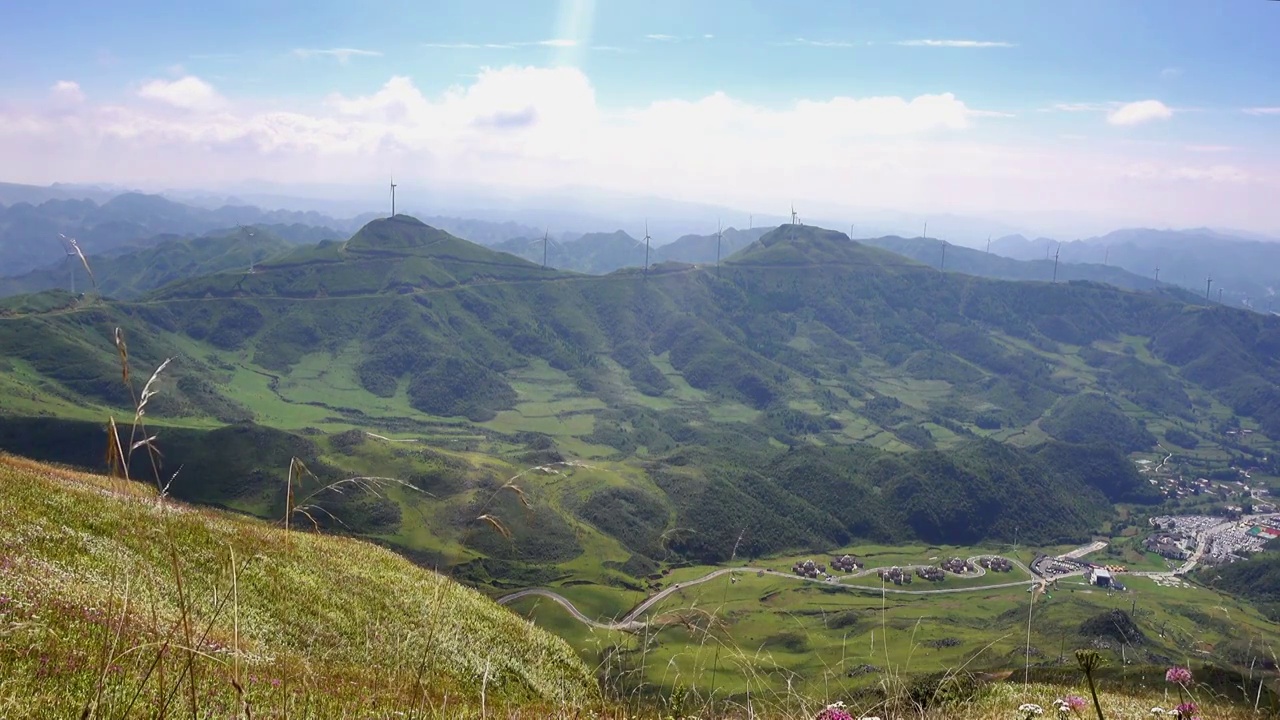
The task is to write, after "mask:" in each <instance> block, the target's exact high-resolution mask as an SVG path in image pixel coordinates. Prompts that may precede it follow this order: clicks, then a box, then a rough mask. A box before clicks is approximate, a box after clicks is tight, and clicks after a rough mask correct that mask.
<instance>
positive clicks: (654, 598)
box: [497, 555, 1035, 632]
mask: <svg viewBox="0 0 1280 720" xmlns="http://www.w3.org/2000/svg"><path fill="white" fill-rule="evenodd" d="M984 557H993V556H990V555H975V556H973V557H971V558H969V561H970V562H971V563H973V565H974V566H975V567H976V568H977V572H976V573H974V574H966V575H955V574H954V573H947V574H948V575H949V576H953V577H965V578H979V577H982V576H983V575H985V574H986V568H983V567H982V566H981V565H979V564H978V562H977V561H978V559H979V558H984ZM1007 559H1008V560H1009V562H1011V563H1013V565H1014V567H1017V568H1018V569H1020V570H1022V571H1023V572H1025V573H1027V574H1028V575H1031V576H1032V577H1035V574H1034V573H1032V572H1031V569H1030V568H1028V567H1027V566H1026V565H1023V564H1022V563H1021V562H1019V561H1017V560H1014V559H1013V558H1007ZM897 567H900V568H902V569H903V570H904V571H908V572H909V571H912V570H914V569H915V568H917V567H922V566H920V565H899V566H897ZM887 569H889V566H885V567H876V568H864V569H862V570H859V571H857V572H855V573H850V574H848V575H845V576H843V577H841V578H840V579H838V580H837V581H836V582H834V583H833V582H831V581H829V580H826V579H823V578H809V577H801V576H799V575H795V574H793V573H786V572H780V571H778V570H770V569H768V568H758V567H735V568H720V569H719V570H713V571H711V572H709V573H707V574H706V575H703V576H702V577H699V578H696V579H694V580H685V581H683V582H678V583H674V584H673V585H672V586H671V587H669V588H666V589H664V590H660V591H658V592H657V593H654V594H653V595H651V596H650V597H649V598H647V599H646V600H645V601H644V602H642V603H640V604H639V605H637V606H635V607H634V608H633V609H632V610H631V612H629V613H627V614H626V615H623V616H622V618H620V619H619V620H617V621H614V622H600V621H598V620H593V619H592V618H589V617H587V616H586V615H583V614H582V611H580V610H578V608H577V607H575V606H574V604H573V602H572V601H570V600H569V599H568V598H566V597H564V596H563V595H560V594H559V593H557V592H555V591H554V590H550V589H547V588H528V589H525V590H520V591H518V592H513V593H511V594H510V595H504V596H502V597H500V598H498V601H497V602H498V604H499V605H507V604H510V603H512V602H515V601H516V600H519V599H520V598H525V597H531V596H538V597H545V598H547V599H548V600H551V601H552V602H554V603H556V604H558V605H560V606H561V607H563V608H564V609H565V610H567V611H569V614H570V615H572V616H573V617H574V618H575V619H577V620H578V621H579V622H581V623H583V624H584V625H587V626H589V627H592V628H595V629H597V630H621V631H624V632H637V631H639V630H643V629H644V628H645V627H646V626H647V625H649V624H650V623H652V622H653V621H649V622H644V621H641V620H639V617H640V616H641V615H644V614H645V613H646V612H648V611H649V609H650V608H652V607H653V606H654V605H657V604H658V603H660V602H662V601H663V600H665V599H667V598H668V597H670V596H671V594H672V593H675V592H678V591H680V590H684V589H685V588H690V587H693V586H694V585H701V584H702V583H705V582H710V581H712V580H715V579H716V578H718V577H721V576H723V575H728V574H732V573H756V574H760V575H770V576H773V577H782V578H790V579H792V580H799V581H803V582H812V583H822V584H826V585H839V586H841V587H847V588H851V589H854V590H863V591H866V592H868V593H894V594H898V595H945V594H952V593H964V592H979V591H982V590H998V589H1001V588H1011V587H1025V586H1029V585H1032V584H1033V583H1034V582H1035V580H1016V581H1013V582H1006V583H996V584H994V585H979V586H976V587H960V588H937V589H935V590H903V589H902V588H899V587H896V586H895V587H868V586H866V585H850V584H845V581H846V580H853V579H856V578H860V577H866V576H867V575H872V574H875V573H878V572H879V571H881V570H887Z"/></svg>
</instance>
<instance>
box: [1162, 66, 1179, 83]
mask: <svg viewBox="0 0 1280 720" xmlns="http://www.w3.org/2000/svg"><path fill="white" fill-rule="evenodd" d="M1180 75H1182V68H1179V67H1167V68H1165V69H1163V70H1161V71H1160V77H1162V78H1165V79H1166V80H1169V79H1172V78H1176V77H1178V76H1180Z"/></svg>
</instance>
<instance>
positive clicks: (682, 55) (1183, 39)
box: [0, 0, 1280, 231]
mask: <svg viewBox="0 0 1280 720" xmlns="http://www.w3.org/2000/svg"><path fill="white" fill-rule="evenodd" d="M361 5H363V4H356V3H352V2H334V1H332V0H323V1H321V2H305V3H304V2H291V1H290V2H285V1H274V0H252V1H249V0H236V1H234V2H223V3H217V4H216V6H214V4H205V3H195V2H139V1H137V0H126V1H119V2H112V3H100V2H86V1H83V0H69V1H65V2H59V3H24V4H21V5H18V6H16V7H14V8H10V9H7V10H6V13H5V17H6V22H5V23H4V24H3V26H0V78H3V80H0V90H2V91H3V93H2V94H0V97H3V98H4V99H3V100H0V113H3V114H4V116H5V117H3V118H0V119H6V120H8V121H9V125H10V128H9V130H8V131H7V132H6V131H5V130H0V151H4V152H5V153H6V155H8V154H14V155H18V156H19V158H18V160H19V162H17V163H15V164H14V166H13V169H12V170H11V172H16V173H17V176H16V177H6V178H0V180H13V181H40V182H49V181H54V180H98V181H111V180H115V179H120V180H129V181H132V182H150V183H158V184H162V185H163V184H165V183H172V182H175V181H176V180H177V178H178V177H179V176H180V175H181V173H182V172H187V171H188V170H189V168H190V167H191V166H192V163H196V162H199V163H203V164H204V165H205V166H207V167H208V169H209V173H208V177H209V181H210V182H211V183H234V182H235V181H236V180H238V179H264V180H271V181H274V182H281V183H289V182H306V181H310V180H320V179H323V180H326V181H338V180H340V179H342V178H343V177H347V176H350V175H351V174H352V163H353V160H355V164H356V165H357V166H360V170H359V171H358V172H355V173H354V174H355V175H357V176H359V177H355V178H352V179H363V174H364V172H365V171H366V170H367V172H368V174H369V175H370V177H372V176H376V175H380V174H383V170H385V168H386V167H388V166H401V167H406V169H405V170H404V172H409V173H412V172H421V173H422V174H423V182H428V181H433V182H440V181H442V178H443V177H445V176H449V177H456V178H458V179H459V181H460V182H468V183H473V184H483V183H485V182H491V183H492V182H495V181H494V180H493V178H494V176H495V175H497V176H500V177H501V178H502V180H501V182H500V183H499V184H502V185H503V186H504V187H505V188H506V189H507V191H511V190H512V189H519V188H522V187H523V188H527V187H531V186H538V187H544V186H546V185H548V184H551V185H574V184H588V185H597V184H601V183H603V184H606V185H609V186H611V187H613V188H614V189H617V190H619V191H625V192H637V193H642V192H657V193H661V192H663V191H664V189H665V190H667V191H669V192H668V194H674V195H679V196H682V197H687V198H692V199H704V200H708V201H714V202H726V203H733V204H735V205H737V206H743V205H750V204H752V203H756V202H760V201H762V200H763V198H764V197H765V196H769V195H771V194H773V195H776V194H791V193H808V194H814V193H816V194H817V195H823V192H825V193H826V195H823V196H822V197H820V198H818V199H816V200H815V202H819V203H822V204H824V205H832V206H833V207H834V206H836V205H839V204H840V203H841V202H844V200H842V197H844V198H847V197H848V196H859V197H864V198H865V202H866V203H869V204H872V205H875V206H878V207H879V206H884V207H895V208H897V209H915V210H932V209H939V210H947V211H973V212H985V213H992V212H1002V211H1003V212H1009V213H1012V212H1044V213H1053V212H1056V213H1063V212H1073V211H1074V212H1081V213H1086V214H1088V213H1092V214H1095V215H1099V216H1108V217H1112V216H1114V217H1115V218H1116V219H1117V221H1119V220H1122V219H1123V220H1130V219H1131V220H1135V221H1146V222H1149V223H1151V224H1164V225H1179V224H1194V223H1201V222H1203V223H1204V224H1219V225H1235V226H1247V227H1251V228H1256V229H1260V230H1264V231H1275V230H1277V229H1280V209H1276V208H1273V207H1271V205H1273V204H1276V203H1272V202H1271V200H1270V199H1271V198H1273V197H1275V191H1276V189H1277V184H1276V183H1277V172H1278V170H1280V142H1278V139H1280V110H1277V108H1280V73H1276V72H1275V68H1276V67H1277V61H1280V49H1277V48H1276V46H1275V44H1274V37H1275V32H1274V31H1275V29H1276V28H1277V27H1280V5H1278V4H1277V3H1269V2H1229V3H1209V2H1201V1H1198V0H1183V1H1179V2H1159V3H1154V2H1151V3H1148V2H1103V1H1082V2H1072V3H1056V4H1050V3H1040V2H1034V3H1031V2H1028V3H1013V2H959V1H955V0H951V1H946V2H902V1H896V0H894V1H886V2H856V3H855V2H808V3H783V2H745V1H742V0H736V1H733V0H698V1H697V2H689V1H688V0H685V1H683V2H672V1H669V0H659V1H656V2H653V1H650V2H634V3H633V2H607V1H604V0H601V1H599V2H589V1H586V0H578V1H560V2H555V1H553V2H534V1H532V0H530V1H526V2H514V1H513V2H492V3H483V4H482V3H423V2H379V3H369V4H367V6H361ZM539 93H541V94H539ZM451 97H452V98H454V100H455V101H451V100H450V98H451ZM459 98H462V99H459ZM708 98H713V99H714V98H719V99H720V100H719V101H716V100H712V101H708ZM938 98H941V99H938ZM464 100H465V101H464ZM895 103H896V104H895ZM584 118H587V119H585V120H584ZM350 128H356V129H354V130H352V129H350ZM442 128H451V130H445V129H442ZM23 132H26V133H27V134H28V136H26V137H24V136H22V135H21V133H23ZM664 133H666V134H667V135H664ZM32 136H35V140H39V139H40V138H43V143H41V142H38V141H33V137H32ZM663 137H667V138H668V140H669V142H662V138H663ZM774 141H776V142H778V143H781V144H788V145H790V146H793V147H794V148H795V152H794V154H791V155H790V156H788V155H787V154H786V153H781V152H773V151H769V150H768V149H767V148H768V147H772V146H771V144H770V143H772V142H774ZM592 143H597V144H598V145H592ZM445 146H447V147H448V148H449V149H447V150H444V149H442V148H444V147H445ZM628 146H629V147H632V148H644V149H645V150H646V152H645V153H644V154H641V153H639V151H637V152H634V153H630V154H629V153H627V152H625V151H624V150H625V149H626V147H628ZM762 146H763V147H762ZM71 148H78V149H79V150H80V152H79V153H78V154H77V153H75V152H72V150H71ZM588 148H589V150H590V151H589V152H588ZM139 153H142V155H143V157H139ZM735 153H739V154H742V155H744V156H752V155H755V156H758V160H757V161H755V162H754V163H752V164H749V165H747V164H744V165H743V166H742V167H734V168H730V166H731V165H734V163H735V162H736V161H733V160H731V158H733V157H735ZM124 157H131V158H134V161H133V162H134V164H135V165H136V167H133V168H130V169H127V170H122V169H120V168H119V165H120V160H121V158H124ZM165 157H168V158H170V160H168V161H166V160H165ZM788 157H790V158H792V159H793V161H790V162H789V161H788V160H787V158H788ZM593 158H594V159H593ZM930 158H935V159H937V162H936V163H935V162H933V161H932V160H930ZM660 161H661V162H660ZM837 161H839V163H843V165H844V167H845V173H846V174H847V175H853V174H851V173H848V167H849V166H850V165H857V166H859V167H863V168H870V169H873V170H874V172H877V173H882V174H883V177H884V181H883V182H872V181H870V180H868V179H867V178H866V177H857V176H850V177H847V178H845V177H844V176H842V174H841V170H840V167H838V166H837V164H833V163H837ZM664 163H665V164H664ZM246 167H249V168H251V169H245V168H246ZM671 167H678V168H679V169H680V171H681V172H680V173H679V174H681V175H682V176H690V177H682V178H680V179H679V180H676V179H673V178H672V177H671V174H670V173H668V174H666V177H665V179H664V180H663V181H662V182H659V181H657V180H654V179H652V178H654V177H655V173H658V174H660V175H661V174H662V171H663V169H664V168H671ZM1056 167H1061V168H1062V171H1061V172H1060V173H1056V174H1055V173H1052V172H1049V170H1050V169H1052V168H1056ZM408 168H413V170H410V169H408ZM121 172H123V173H124V174H125V175H126V176H127V177H123V178H116V177H113V173H121ZM251 176H252V177H251ZM645 178H649V179H648V180H646V179H645ZM841 183H844V185H846V186H847V187H845V188H844V189H843V190H844V191H842V192H834V191H833V190H832V189H833V185H835V186H839V185H840V184H841ZM769 185H773V186H769ZM730 186H733V187H730ZM1100 188H1101V189H1100ZM819 191H821V192H819ZM921 203H930V204H932V205H933V206H936V207H930V208H920V207H916V206H918V205H919V204H921ZM1276 205H1280V204H1276ZM1215 213H1217V215H1221V216H1223V217H1220V218H1218V217H1217V216H1216V215H1215ZM1162 218H1163V219H1165V221H1164V222H1160V221H1161V220H1162Z"/></svg>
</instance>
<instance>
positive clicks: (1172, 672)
mask: <svg viewBox="0 0 1280 720" xmlns="http://www.w3.org/2000/svg"><path fill="white" fill-rule="evenodd" d="M1164 679H1165V680H1166V681H1167V682H1171V683H1174V684H1176V685H1186V684H1187V683H1189V682H1191V671H1190V670H1188V669H1186V668H1184V667H1171V668H1169V671H1168V672H1166V673H1165V674H1164Z"/></svg>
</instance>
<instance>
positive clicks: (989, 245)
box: [987, 235, 991, 255]
mask: <svg viewBox="0 0 1280 720" xmlns="http://www.w3.org/2000/svg"><path fill="white" fill-rule="evenodd" d="M987 254H988V255H990V254H991V236H990V235H988V236H987Z"/></svg>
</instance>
